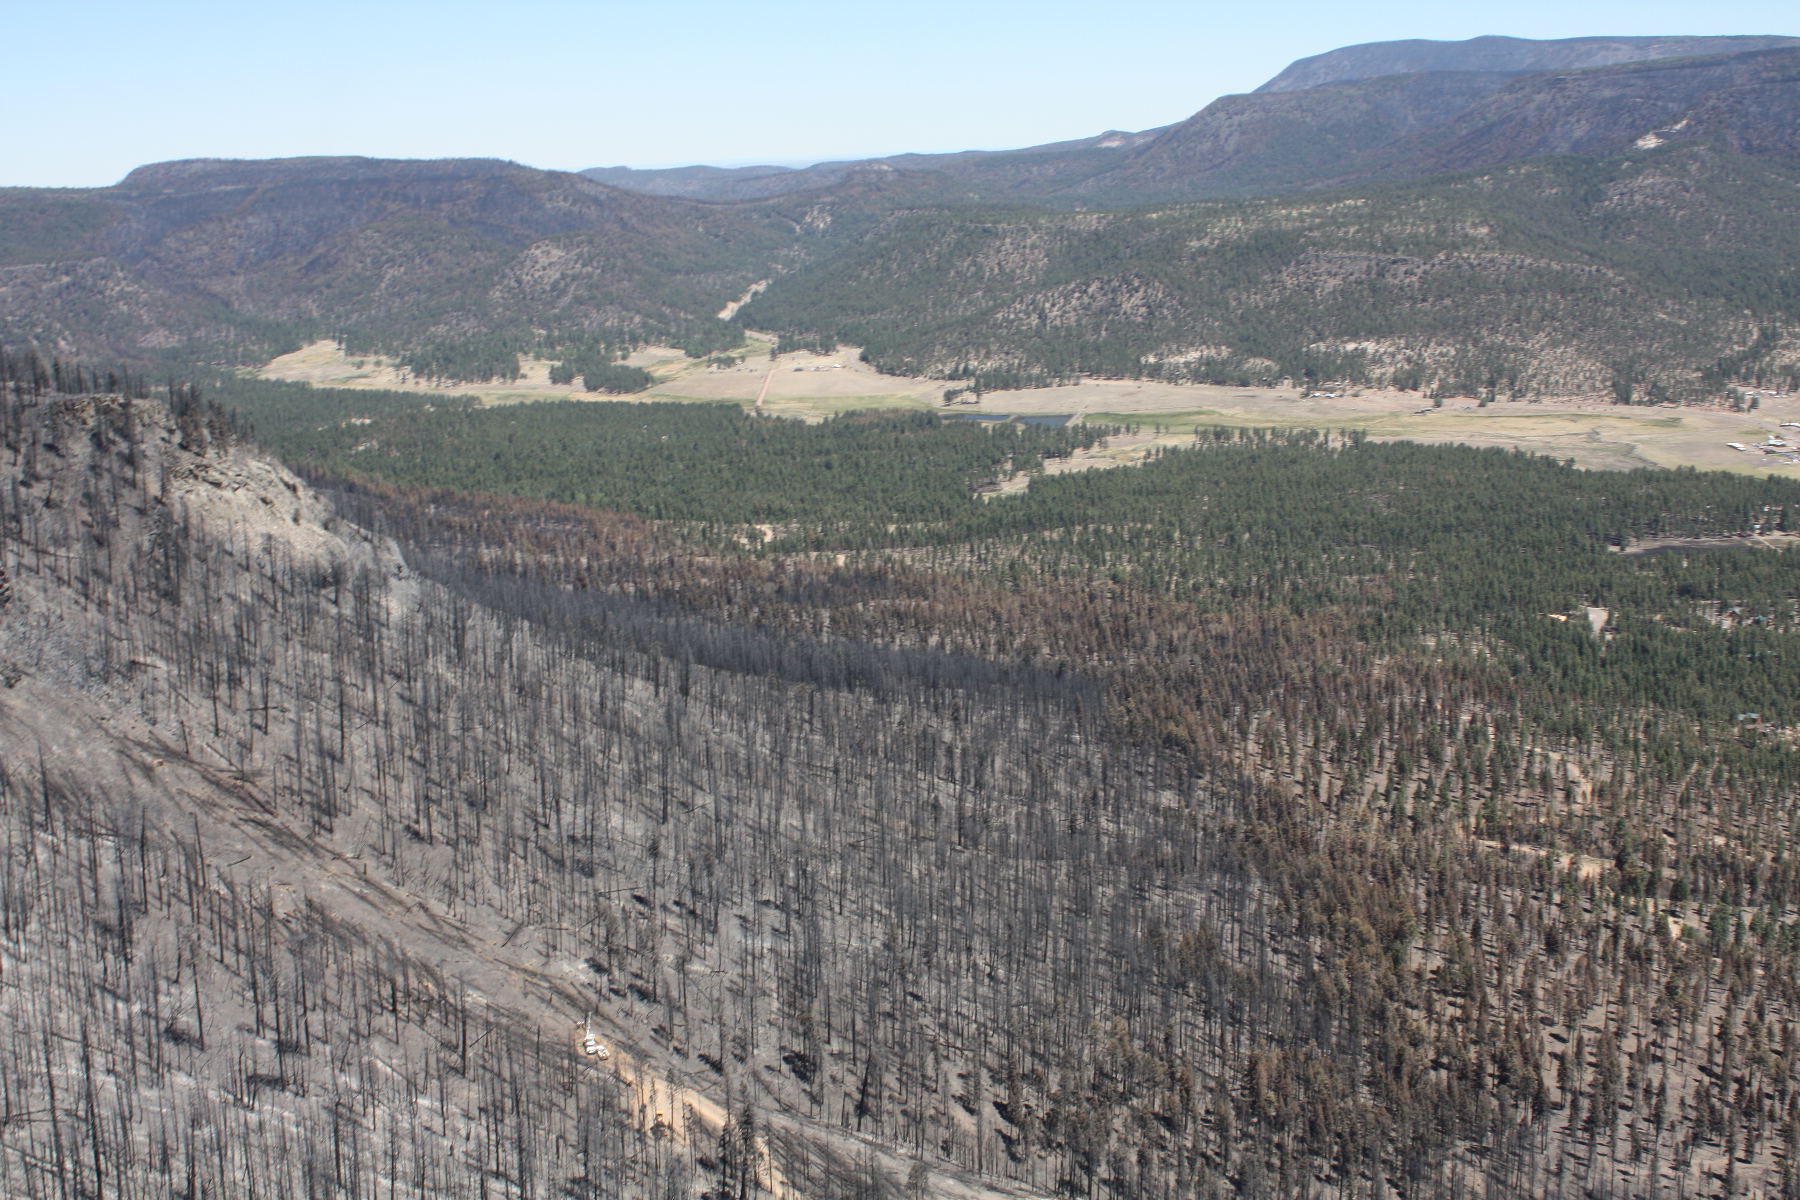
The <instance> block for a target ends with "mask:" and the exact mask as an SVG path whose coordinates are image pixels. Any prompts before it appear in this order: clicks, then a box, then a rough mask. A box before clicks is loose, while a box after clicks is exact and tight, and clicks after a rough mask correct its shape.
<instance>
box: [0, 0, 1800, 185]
mask: <svg viewBox="0 0 1800 1200" xmlns="http://www.w3.org/2000/svg"><path fill="white" fill-rule="evenodd" d="M0 29H4V30H5V36H6V41H7V44H8V52H7V56H6V57H7V62H6V69H5V72H4V75H3V76H0V118H3V119H4V128H5V129H6V131H7V137H6V141H5V147H4V151H3V152H0V186H31V187H94V186H104V185H107V184H111V183H116V182H117V181H118V180H119V179H120V178H122V177H123V176H124V175H125V174H126V173H127V172H128V171H130V170H131V169H132V168H133V167H136V166H140V165H142V164H144V163H150V162H161V161H165V160H169V159H178V158H278V157H286V156H292V155H313V154H360V155H370V156H376V157H389V158H439V157H452V156H455V157H462V156H469V157H485V158H505V159H511V160H514V161H516V162H522V163H525V164H527V165H529V166H534V167H544V168H550V169H555V170H580V169H582V168H585V167H602V166H636V167H653V166H678V165H683V164H688V163H714V164H720V165H735V164H743V163H753V162H774V163H783V164H793V165H799V164H803V163H807V162H815V161H823V160H828V159H838V158H862V157H872V156H876V155H884V154H895V153H901V152H905V151H918V152H941V151H950V150H967V149H1008V148H1012V147H1018V146H1028V145H1035V144H1038V143H1042V142H1050V141H1060V140H1063V139H1066V138H1077V137H1086V136H1089V135H1091V134H1096V133H1100V132H1102V131H1104V130H1107V129H1125V130H1138V129H1150V128H1154V127H1156V126H1159V125H1166V124H1169V123H1170V122H1173V121H1178V120H1181V119H1182V118H1184V117H1186V116H1189V115H1190V114H1192V113H1194V112H1196V111H1198V110H1199V109H1201V108H1203V107H1205V105H1206V104H1207V103H1208V102H1209V101H1211V100H1212V99H1214V98H1215V97H1217V96H1221V95H1225V94H1228V93H1231V92H1244V91H1249V90H1251V89H1253V88H1255V87H1256V86H1257V85H1258V84H1260V83H1262V82H1263V81H1265V80H1267V79H1268V78H1270V77H1271V76H1273V75H1274V74H1275V73H1276V72H1278V71H1280V70H1281V68H1282V67H1284V66H1286V65H1287V64H1288V63H1289V62H1292V61H1293V60H1294V59H1296V58H1302V57H1305V56H1307V55H1310V54H1318V53H1321V52H1323V51H1326V50H1331V49H1334V48H1336V47H1339V46H1347V45H1354V44H1356V43H1359V42H1373V41H1386V40H1390V39H1398V38H1412V37H1422V38H1436V39H1442V40H1457V39H1461V38H1468V37H1475V36H1478V35H1481V34H1488V33H1497V34H1508V35H1511V36H1515V37H1532V38H1559V37H1579V36H1586V35H1592V34H1613V35H1623V34H1730V33H1741V34H1750V33H1779V34H1800V6H1796V5H1795V4H1794V3H1793V0H1714V2H1712V3H1708V4H1695V3H1693V2H1692V0H1682V2H1680V3H1673V2H1668V0H1631V2H1630V3H1624V2H1622V0H1579V2H1571V0H1554V2H1553V0H1509V2H1508V3H1506V4H1495V5H1492V6H1480V5H1473V6H1467V5H1454V4H1445V3H1444V2H1443V0H1431V2H1429V3H1427V2H1425V0H1393V2H1389V3H1381V2H1377V3H1373V4H1362V5H1358V4H1353V3H1344V2H1343V0H1302V2H1285V0H1264V2H1260V3H1259V2H1258V0H1230V2H1217V3H1215V2H1213V0H1190V2H1186V3H1181V2H1176V0H1104V2H1095V0H1079V2H1078V0H1037V2H1035V3H1023V2H1021V3H988V2H984V0H960V2H948V0H913V2H911V3H906V4H897V3H891V2H889V0H863V2H862V3H858V2H857V0H837V2H834V3H826V2H822V0H764V2H761V3H757V2H753V0H740V2H734V3H727V2H724V0H663V2H662V3H658V4H650V3H641V2H624V3H621V2H616V0H587V2H585V3H583V2H578V0H513V2H512V3H499V2H479V3H478V2H473V0H438V2H436V3H423V2H417V0H363V2H361V3H345V2H341V0H317V2H313V3H307V4H304V5H302V4H292V3H280V2H279V0H275V2H265V3H257V2H255V0H234V2H233V3H218V2H215V0H0Z"/></svg>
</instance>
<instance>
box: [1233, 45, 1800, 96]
mask: <svg viewBox="0 0 1800 1200" xmlns="http://www.w3.org/2000/svg"><path fill="white" fill-rule="evenodd" d="M1784 46H1789V47H1791V46H1800V38H1791V37H1756V36H1748V37H1579V38H1560V39H1557V40H1554V41H1539V40H1537V39H1534V38H1515V37H1492V36H1489V37H1476V38H1469V39H1468V40H1467V41H1461V42H1434V41H1426V40H1424V39H1420V38H1413V39H1410V40H1407V41H1399V42H1368V43H1365V44H1363V45H1360V46H1344V47H1342V48H1341V49H1337V50H1328V51H1326V52H1325V53H1324V54H1315V55H1312V56H1311V57H1310V58H1302V59H1298V60H1296V61H1295V62H1292V63H1290V64H1289V65H1288V66H1287V67H1286V68H1285V69H1284V70H1283V71H1282V72H1281V73H1280V74H1279V75H1277V76H1275V78H1273V79H1271V80H1269V82H1267V83H1265V84H1263V85H1262V86H1261V87H1259V88H1257V89H1256V90H1257V91H1258V92H1298V91H1303V90H1305V89H1306V88H1314V87H1322V86H1324V85H1326V84H1332V83H1347V82H1349V81H1351V80H1355V79H1373V78H1376V77H1377V76H1381V75H1413V74H1418V73H1420V72H1425V71H1486V72H1491V71H1499V72H1506V73H1511V74H1527V73H1530V72H1533V71H1574V70H1581V69H1583V68H1586V67H1610V66H1617V65H1618V64H1620V63H1629V62H1644V61H1647V60H1651V59H1662V58H1687V57H1692V56H1694V55H1713V54H1738V53H1743V52H1745V51H1751V50H1773V49H1777V48H1780V47H1784Z"/></svg>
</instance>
